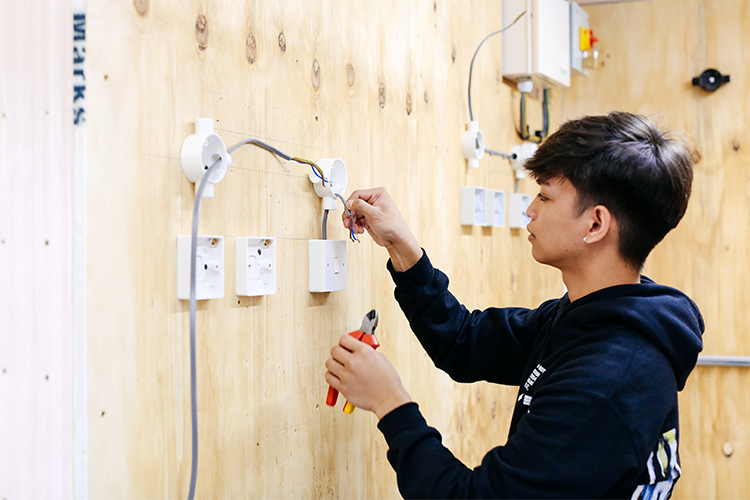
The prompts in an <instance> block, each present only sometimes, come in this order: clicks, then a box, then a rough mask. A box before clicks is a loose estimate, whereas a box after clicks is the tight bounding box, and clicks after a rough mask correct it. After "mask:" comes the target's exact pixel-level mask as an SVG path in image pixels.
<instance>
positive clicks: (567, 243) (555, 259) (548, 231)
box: [526, 176, 588, 271]
mask: <svg viewBox="0 0 750 500" xmlns="http://www.w3.org/2000/svg"><path fill="white" fill-rule="evenodd" d="M576 196H577V193H576V189H575V188H574V187H573V185H572V184H571V183H570V182H569V181H568V180H566V179H565V178H564V177H562V176H558V177H553V178H552V179H549V180H548V181H546V182H541V183H539V194H538V195H537V197H536V198H535V199H534V201H532V202H531V204H530V205H529V208H528V209H527V210H526V214H527V215H528V216H529V218H531V222H529V224H528V226H527V227H526V229H527V230H528V231H529V233H531V234H530V235H529V241H530V242H531V255H532V256H533V257H534V259H536V261H537V262H539V263H541V264H548V265H550V266H553V267H556V268H558V269H560V270H562V271H564V270H566V269H569V268H571V267H572V266H576V264H577V263H578V262H579V261H580V259H581V256H582V254H583V250H584V247H585V243H584V241H583V238H584V237H585V236H586V234H587V233H586V232H587V229H588V227H587V224H588V222H587V221H588V218H587V217H576Z"/></svg>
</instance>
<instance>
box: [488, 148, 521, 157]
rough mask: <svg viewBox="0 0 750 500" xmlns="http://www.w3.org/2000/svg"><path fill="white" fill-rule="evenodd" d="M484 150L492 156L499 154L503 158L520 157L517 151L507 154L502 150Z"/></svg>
mask: <svg viewBox="0 0 750 500" xmlns="http://www.w3.org/2000/svg"><path fill="white" fill-rule="evenodd" d="M484 152H485V153H487V154H488V155H490V156H499V157H501V158H505V159H506V160H515V159H516V158H518V156H516V154H515V153H512V154H505V153H501V152H500V151H495V150H494V149H488V148H485V150H484Z"/></svg>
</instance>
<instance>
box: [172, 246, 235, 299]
mask: <svg viewBox="0 0 750 500" xmlns="http://www.w3.org/2000/svg"><path fill="white" fill-rule="evenodd" d="M190 238H191V237H190V236H178V237H177V298H178V299H180V300H190ZM195 257H196V258H195V298H196V300H206V299H221V298H223V297H224V237H223V236H207V235H198V238H197V247H196V254H195Z"/></svg>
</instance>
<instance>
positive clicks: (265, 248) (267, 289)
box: [234, 237, 276, 297]
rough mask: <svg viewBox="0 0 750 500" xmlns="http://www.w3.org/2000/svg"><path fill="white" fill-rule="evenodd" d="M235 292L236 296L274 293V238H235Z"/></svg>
mask: <svg viewBox="0 0 750 500" xmlns="http://www.w3.org/2000/svg"><path fill="white" fill-rule="evenodd" d="M234 248H235V259H234V260H235V278H236V282H235V290H236V292H237V295H238V296H247V297H255V296H258V295H273V294H275V293H276V238H252V237H247V238H246V237H242V238H237V239H236V240H235V243H234Z"/></svg>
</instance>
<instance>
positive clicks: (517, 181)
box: [514, 179, 520, 193]
mask: <svg viewBox="0 0 750 500" xmlns="http://www.w3.org/2000/svg"><path fill="white" fill-rule="evenodd" d="M519 182H520V181H519V180H518V179H516V190H515V191H514V192H516V193H517V192H518V183H519Z"/></svg>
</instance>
